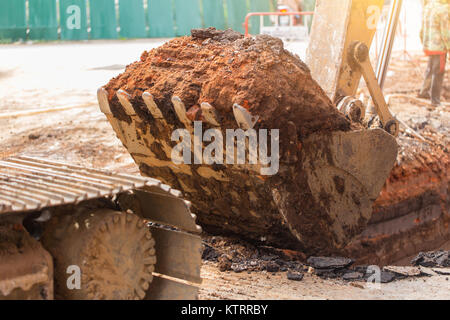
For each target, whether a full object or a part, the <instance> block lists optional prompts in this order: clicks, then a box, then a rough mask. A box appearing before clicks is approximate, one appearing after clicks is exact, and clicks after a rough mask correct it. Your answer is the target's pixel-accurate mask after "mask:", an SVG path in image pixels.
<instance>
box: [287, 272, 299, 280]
mask: <svg viewBox="0 0 450 320" xmlns="http://www.w3.org/2000/svg"><path fill="white" fill-rule="evenodd" d="M287 278H288V279H289V280H292V281H302V280H303V273H300V272H288V274H287Z"/></svg>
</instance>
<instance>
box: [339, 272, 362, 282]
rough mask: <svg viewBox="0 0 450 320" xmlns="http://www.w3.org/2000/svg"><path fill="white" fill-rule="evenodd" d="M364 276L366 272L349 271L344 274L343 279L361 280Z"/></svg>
mask: <svg viewBox="0 0 450 320" xmlns="http://www.w3.org/2000/svg"><path fill="white" fill-rule="evenodd" d="M363 277H364V274H362V273H360V272H347V273H346V274H344V275H343V277H342V279H344V280H346V281H353V280H360V279H362V278H363Z"/></svg>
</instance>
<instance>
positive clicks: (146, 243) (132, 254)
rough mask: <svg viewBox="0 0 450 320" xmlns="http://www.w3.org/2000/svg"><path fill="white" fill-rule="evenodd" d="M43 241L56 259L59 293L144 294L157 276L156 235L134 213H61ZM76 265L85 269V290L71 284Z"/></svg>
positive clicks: (136, 296) (118, 296)
mask: <svg viewBox="0 0 450 320" xmlns="http://www.w3.org/2000/svg"><path fill="white" fill-rule="evenodd" d="M42 242H43V244H44V246H45V247H46V248H47V250H48V251H50V252H51V254H52V255H53V257H54V260H55V293H56V297H57V298H61V299H83V300H84V299H105V300H131V299H144V297H145V294H146V291H147V290H148V288H149V286H150V284H151V282H152V280H153V276H152V273H153V271H154V267H155V263H156V256H155V248H154V246H155V240H154V239H153V237H152V235H151V233H150V231H149V229H148V228H147V227H146V226H145V224H144V222H143V221H142V219H140V218H139V217H138V216H136V215H134V214H130V213H125V212H116V211H113V210H98V211H95V212H92V211H90V212H85V213H82V214H80V215H78V216H69V215H63V216H57V217H55V218H53V219H52V220H51V221H50V222H49V225H48V226H47V227H46V231H45V234H44V237H43V239H42ZM71 266H72V268H69V267H71ZM73 266H75V268H76V267H79V270H80V271H81V286H80V289H69V287H71V286H70V285H69V282H70V281H71V280H72V278H70V279H69V277H71V273H70V272H69V273H68V270H73Z"/></svg>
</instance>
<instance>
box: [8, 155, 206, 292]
mask: <svg viewBox="0 0 450 320" xmlns="http://www.w3.org/2000/svg"><path fill="white" fill-rule="evenodd" d="M189 208H190V203H189V202H188V201H186V200H183V199H182V198H181V192H180V191H178V190H175V189H172V188H171V187H169V186H168V185H165V184H163V183H161V182H160V181H158V180H156V179H151V178H144V177H140V176H131V175H126V174H115V173H111V172H108V171H104V170H97V169H90V168H85V167H80V166H75V165H70V164H66V163H60V162H53V161H48V160H45V159H36V158H29V157H16V158H9V159H5V160H1V161H0V238H1V239H9V238H11V237H12V236H8V235H9V234H13V235H15V234H19V235H20V234H22V233H23V234H25V235H24V236H23V237H25V236H26V237H27V239H28V238H30V239H31V240H32V241H31V240H30V241H31V242H30V243H31V245H30V248H32V250H31V249H30V250H25V251H26V252H25V251H24V252H25V253H24V254H22V256H20V254H19V255H18V254H15V253H14V250H9V249H8V250H9V251H10V252H11V254H3V255H2V254H1V252H2V247H3V246H5V245H6V246H7V247H8V246H10V245H8V243H3V242H0V255H1V256H2V259H1V260H0V270H3V271H4V272H2V275H3V276H0V298H1V297H2V294H3V295H6V298H9V297H19V298H20V299H26V298H32V299H38V298H45V299H51V298H53V296H54V297H56V298H57V299H105V300H109V299H195V298H197V295H198V287H199V284H200V283H201V278H200V266H201V238H200V236H199V234H200V232H201V228H200V227H199V226H198V225H197V224H196V221H195V220H196V217H195V215H193V214H191V212H190V210H189ZM30 235H32V236H33V237H34V238H36V239H39V240H40V241H36V240H34V239H32V237H31V236H30ZM17 237H18V236H17ZM23 242H24V241H23ZM27 243H28V242H27ZM9 251H6V252H9ZM52 260H53V262H52ZM30 262H32V263H33V265H35V266H42V268H37V267H36V268H34V269H33V268H31V269H33V270H31V269H30V268H27V267H26V266H27V264H29V263H30ZM22 266H23V267H22ZM16 267H17V268H19V269H15V268H16ZM28 269H30V271H28ZM53 274H54V276H53ZM19 280H20V281H19ZM53 281H54V288H55V290H54V291H55V292H54V295H53ZM41 293H42V294H41Z"/></svg>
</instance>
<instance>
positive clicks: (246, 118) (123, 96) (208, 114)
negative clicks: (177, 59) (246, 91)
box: [97, 88, 259, 130]
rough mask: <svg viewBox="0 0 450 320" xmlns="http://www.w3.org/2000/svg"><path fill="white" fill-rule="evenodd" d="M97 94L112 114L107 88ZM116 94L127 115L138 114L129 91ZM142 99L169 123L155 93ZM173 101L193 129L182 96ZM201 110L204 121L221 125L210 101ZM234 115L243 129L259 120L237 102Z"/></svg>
mask: <svg viewBox="0 0 450 320" xmlns="http://www.w3.org/2000/svg"><path fill="white" fill-rule="evenodd" d="M97 96H98V101H99V104H100V109H101V111H102V112H103V113H105V114H111V108H110V105H109V102H108V92H107V91H106V89H104V88H100V89H99V90H98V91H97ZM116 96H117V98H118V99H119V102H120V104H121V105H122V107H123V109H124V110H125V113H126V114H127V115H129V116H134V115H136V111H135V110H134V108H133V106H132V104H131V102H130V100H131V95H130V94H129V93H127V92H126V91H124V90H122V89H120V90H118V91H117V92H116ZM142 100H143V101H144V103H145V105H146V106H147V108H148V110H149V112H150V114H151V115H152V117H153V118H154V119H156V120H160V121H163V122H164V123H166V124H167V122H166V121H165V119H164V115H163V113H162V111H161V109H160V108H159V107H158V105H157V104H156V102H155V100H154V98H153V95H152V94H151V93H150V92H148V91H145V92H144V93H143V94H142ZM171 101H172V104H173V108H174V111H175V114H176V116H177V118H178V120H180V122H181V123H183V124H184V125H185V127H186V128H188V129H192V121H191V120H190V119H189V117H188V115H187V111H186V106H185V104H184V103H183V101H182V100H181V98H180V97H178V96H173V97H172V99H171ZM201 110H202V118H203V121H204V122H206V123H208V124H210V125H211V126H213V127H220V124H221V121H220V118H221V117H220V114H219V112H218V111H217V110H216V108H214V107H213V106H212V105H211V104H209V103H208V102H203V103H202V104H201ZM233 115H234V118H235V120H236V123H237V124H238V126H239V128H241V129H243V130H248V129H253V127H254V126H255V124H256V123H257V122H258V120H259V116H255V115H252V114H251V113H250V112H249V111H248V110H247V109H245V108H244V107H242V106H240V105H239V104H237V103H235V104H234V105H233Z"/></svg>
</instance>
